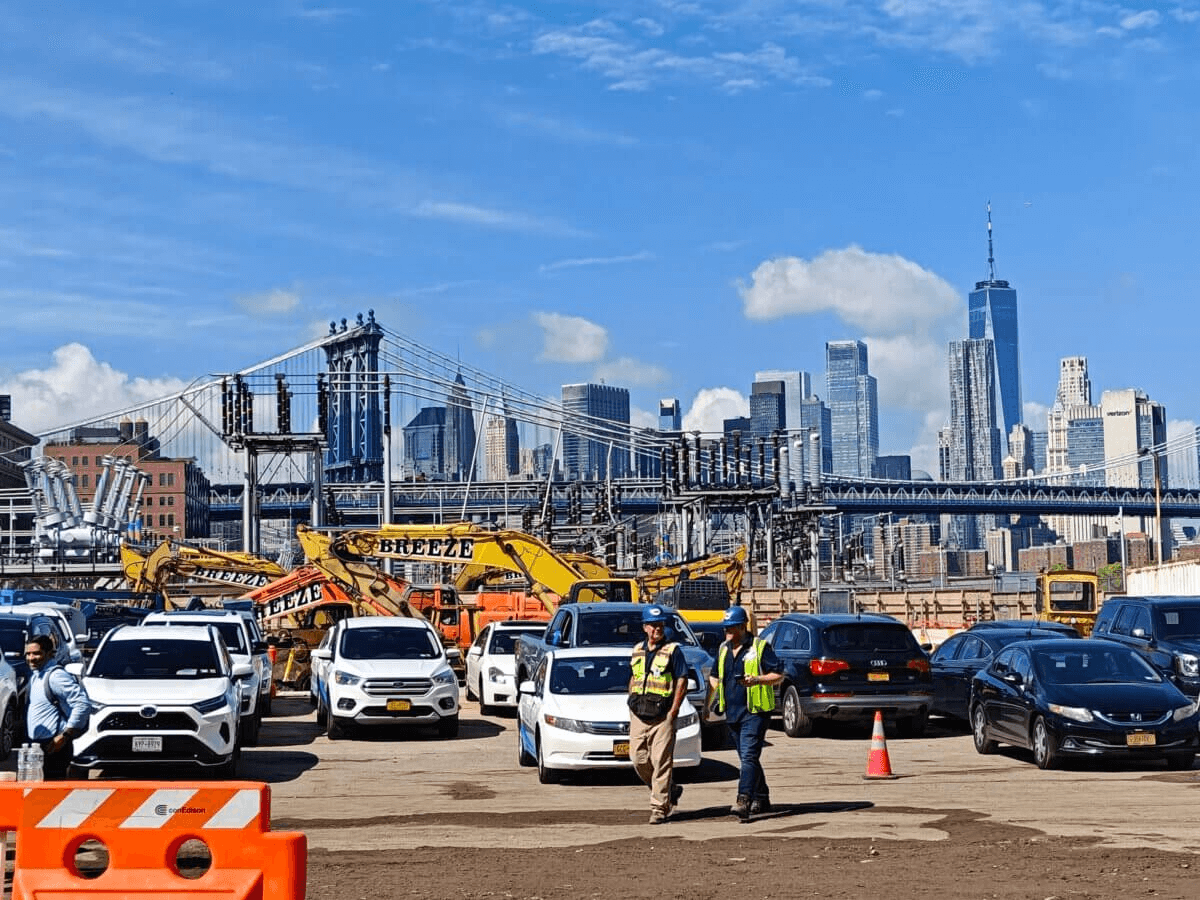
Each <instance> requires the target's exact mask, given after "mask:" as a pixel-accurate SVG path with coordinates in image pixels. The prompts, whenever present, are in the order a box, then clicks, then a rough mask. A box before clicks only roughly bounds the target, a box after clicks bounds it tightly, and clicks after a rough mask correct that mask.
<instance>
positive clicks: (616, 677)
mask: <svg viewBox="0 0 1200 900" xmlns="http://www.w3.org/2000/svg"><path fill="white" fill-rule="evenodd" d="M632 677H633V673H632V671H631V670H630V668H629V660H628V659H627V658H626V657H623V656H617V657H612V658H608V659H556V660H555V661H554V664H553V665H552V666H551V667H550V693H552V694H624V693H626V692H628V690H629V679H630V678H632Z"/></svg>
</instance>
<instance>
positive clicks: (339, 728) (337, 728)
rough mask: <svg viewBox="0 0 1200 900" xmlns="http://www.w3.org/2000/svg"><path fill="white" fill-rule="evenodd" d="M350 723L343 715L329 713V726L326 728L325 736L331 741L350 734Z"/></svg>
mask: <svg viewBox="0 0 1200 900" xmlns="http://www.w3.org/2000/svg"><path fill="white" fill-rule="evenodd" d="M350 725H351V722H350V720H349V719H347V718H345V717H344V716H335V715H334V714H333V713H330V714H329V727H328V728H327V729H326V732H327V736H328V737H329V739H330V740H331V741H337V740H341V739H343V738H346V737H348V736H349V735H350Z"/></svg>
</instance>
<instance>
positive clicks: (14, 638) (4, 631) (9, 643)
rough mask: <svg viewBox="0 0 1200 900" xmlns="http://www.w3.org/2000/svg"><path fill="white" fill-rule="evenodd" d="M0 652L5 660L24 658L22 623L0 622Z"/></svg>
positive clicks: (23, 630)
mask: <svg viewBox="0 0 1200 900" xmlns="http://www.w3.org/2000/svg"><path fill="white" fill-rule="evenodd" d="M0 650H3V651H4V658H5V659H24V658H25V623H24V622H0Z"/></svg>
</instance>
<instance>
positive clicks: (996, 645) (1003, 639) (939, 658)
mask: <svg viewBox="0 0 1200 900" xmlns="http://www.w3.org/2000/svg"><path fill="white" fill-rule="evenodd" d="M1016 621H1017V620H1015V619H1014V620H1011V622H1012V623H1015V622H1016ZM1049 624H1053V625H1055V626H1057V627H1054V628H1042V627H1041V623H1038V624H1037V627H1034V623H1033V622H1026V623H1025V624H1024V627H1018V626H1017V625H1016V624H1010V623H1009V622H1007V621H1006V622H984V623H977V624H975V625H972V626H971V627H970V628H968V629H967V630H966V631H960V632H959V633H958V634H952V635H951V636H950V637H948V638H946V640H945V641H943V642H942V644H941V645H940V646H939V647H938V648H937V649H936V650H934V651H933V653H932V654H931V655H930V657H929V671H930V675H931V676H932V678H933V709H932V711H933V712H934V713H936V714H937V715H939V716H950V717H951V718H955V719H958V720H960V721H962V722H967V721H968V720H969V718H970V714H971V713H970V706H971V681H972V679H974V677H975V673H976V672H978V671H979V670H980V669H984V668H987V666H988V664H989V663H990V662H991V661H992V657H994V656H995V655H996V654H997V653H999V652H1000V651H1001V650H1003V649H1004V648H1005V647H1007V646H1008V645H1009V644H1015V643H1016V642H1017V641H1035V640H1062V639H1063V638H1065V637H1067V636H1068V634H1067V633H1068V632H1069V635H1070V636H1071V637H1074V638H1078V639H1079V640H1082V638H1080V636H1079V632H1078V631H1076V630H1075V629H1074V628H1072V627H1071V626H1070V625H1058V623H1049Z"/></svg>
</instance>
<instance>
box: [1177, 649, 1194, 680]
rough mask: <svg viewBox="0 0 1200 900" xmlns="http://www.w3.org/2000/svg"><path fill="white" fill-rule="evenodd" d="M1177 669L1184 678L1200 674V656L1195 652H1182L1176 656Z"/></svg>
mask: <svg viewBox="0 0 1200 900" xmlns="http://www.w3.org/2000/svg"><path fill="white" fill-rule="evenodd" d="M1175 670H1176V671H1177V672H1179V674H1180V675H1182V676H1183V677H1184V678H1196V677H1197V676H1200V657H1197V656H1196V655H1195V654H1194V653H1180V654H1178V655H1177V656H1176V657H1175Z"/></svg>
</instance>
